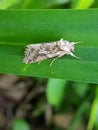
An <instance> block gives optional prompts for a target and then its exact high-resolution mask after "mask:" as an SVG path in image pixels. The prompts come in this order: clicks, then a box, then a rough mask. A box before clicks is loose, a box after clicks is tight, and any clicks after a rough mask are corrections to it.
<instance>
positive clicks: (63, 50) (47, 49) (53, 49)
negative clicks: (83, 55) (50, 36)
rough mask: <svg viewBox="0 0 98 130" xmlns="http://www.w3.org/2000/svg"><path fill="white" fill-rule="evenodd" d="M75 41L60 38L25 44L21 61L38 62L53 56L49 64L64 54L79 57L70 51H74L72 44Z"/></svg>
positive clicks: (26, 62) (27, 62)
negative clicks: (47, 41)
mask: <svg viewBox="0 0 98 130" xmlns="http://www.w3.org/2000/svg"><path fill="white" fill-rule="evenodd" d="M77 43H78V42H70V41H67V40H64V39H62V38H61V39H60V40H59V41H54V42H49V43H38V44H30V45H27V46H26V48H25V51H24V58H23V63H25V64H30V63H35V62H38V64H39V63H41V61H43V60H46V59H49V58H54V59H53V60H52V61H51V63H50V66H51V65H52V64H53V62H54V61H55V60H56V59H58V58H60V57H62V56H64V55H71V56H72V57H75V58H77V59H80V58H79V57H77V56H75V55H74V54H73V53H72V52H74V45H75V44H77Z"/></svg>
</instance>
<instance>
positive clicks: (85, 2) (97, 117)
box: [0, 0, 98, 130]
mask: <svg viewBox="0 0 98 130" xmlns="http://www.w3.org/2000/svg"><path fill="white" fill-rule="evenodd" d="M56 7H57V8H73V9H87V8H89V7H93V8H98V0H0V9H47V8H48V9H50V8H56ZM47 17H48V15H47ZM77 19H78V18H77ZM87 29H88V28H87ZM88 32H89V31H88ZM86 33H87V32H86ZM92 44H93V43H92ZM88 73H89V72H88ZM96 78H97V77H96ZM67 83H68V81H67V80H61V79H49V80H48V83H47V88H46V97H47V101H48V103H49V104H51V105H53V106H55V107H57V106H58V105H59V104H60V103H61V102H63V107H62V111H63V109H67V108H68V104H71V105H74V106H77V108H78V109H77V111H76V112H75V114H74V118H73V120H72V122H71V125H70V127H69V128H68V130H75V129H76V126H77V122H81V120H82V118H83V115H84V114H87V113H89V109H90V103H91V101H92V99H93V98H94V99H93V103H92V107H91V113H90V118H89V122H88V127H87V130H92V129H93V127H94V125H95V128H96V130H98V86H97V87H96V92H95V97H94V95H93V91H94V89H95V88H94V87H95V86H93V85H91V84H86V83H80V82H72V83H71V84H69V86H68V87H67V86H66V84H67ZM70 85H71V86H72V87H71V86H70ZM91 86H92V88H91ZM66 87H67V89H68V92H67V90H66ZM70 87H71V89H70ZM64 91H66V92H65V93H64ZM65 95H66V96H65ZM62 97H65V102H64V99H63V98H62ZM67 99H69V100H67ZM64 103H65V104H64ZM80 104H81V105H80ZM79 105H80V106H79ZM61 106H62V105H61ZM29 129H30V128H29V126H28V124H27V122H26V121H24V120H22V119H15V120H13V123H12V130H29Z"/></svg>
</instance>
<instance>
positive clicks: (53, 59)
mask: <svg viewBox="0 0 98 130" xmlns="http://www.w3.org/2000/svg"><path fill="white" fill-rule="evenodd" d="M58 58H59V57H56V58H54V59H53V60H52V61H51V62H50V65H49V66H50V67H51V66H52V64H53V62H54V61H55V60H57V59H58Z"/></svg>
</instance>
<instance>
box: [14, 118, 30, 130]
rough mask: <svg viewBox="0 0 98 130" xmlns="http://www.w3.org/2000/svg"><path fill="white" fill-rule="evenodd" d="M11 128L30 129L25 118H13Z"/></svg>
mask: <svg viewBox="0 0 98 130" xmlns="http://www.w3.org/2000/svg"><path fill="white" fill-rule="evenodd" d="M12 130H30V127H29V125H28V123H27V122H26V121H25V120H23V119H14V120H13V121H12Z"/></svg>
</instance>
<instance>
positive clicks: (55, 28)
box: [0, 9, 98, 83]
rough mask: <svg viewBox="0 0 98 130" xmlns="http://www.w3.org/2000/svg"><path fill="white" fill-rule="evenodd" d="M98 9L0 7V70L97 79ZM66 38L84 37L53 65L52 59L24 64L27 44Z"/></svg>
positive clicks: (75, 39) (75, 78) (21, 73)
mask: <svg viewBox="0 0 98 130" xmlns="http://www.w3.org/2000/svg"><path fill="white" fill-rule="evenodd" d="M97 28H98V9H89V10H1V11H0V73H13V74H18V75H26V76H27V75H28V76H36V77H48V78H59V79H68V80H72V81H80V82H89V83H98V78H97V77H98V43H97V41H98V36H97V34H98V29H97ZM60 38H64V39H66V40H69V41H82V42H80V43H79V44H76V45H75V52H74V54H75V55H77V56H78V57H80V58H81V60H78V59H75V58H73V57H71V56H66V55H65V56H63V57H61V58H59V59H57V60H56V61H55V62H54V63H53V64H52V66H51V67H49V64H50V62H51V59H48V60H45V61H42V62H41V63H40V65H38V64H37V63H33V64H29V65H26V64H23V63H22V58H23V52H24V48H25V46H26V45H27V44H31V43H38V42H50V41H56V40H59V39H60Z"/></svg>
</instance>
